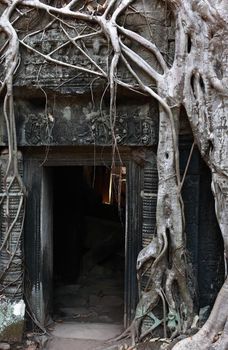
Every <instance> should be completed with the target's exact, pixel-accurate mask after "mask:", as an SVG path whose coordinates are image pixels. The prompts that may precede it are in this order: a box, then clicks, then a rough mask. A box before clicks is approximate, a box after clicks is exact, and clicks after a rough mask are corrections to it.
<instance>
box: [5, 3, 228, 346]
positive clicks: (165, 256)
mask: <svg viewBox="0 0 228 350" xmlns="http://www.w3.org/2000/svg"><path fill="white" fill-rule="evenodd" d="M154 1H155V0H154ZM160 1H161V3H162V2H163V1H162V0H160ZM2 2H3V3H5V11H4V12H3V14H2V15H1V17H0V29H1V31H2V32H4V33H5V35H6V37H7V39H8V41H6V42H5V44H4V45H3V47H2V48H0V53H1V55H2V56H1V57H0V62H1V63H0V64H1V66H2V67H3V68H4V69H3V70H2V71H4V74H3V81H2V82H1V86H0V93H4V92H5V90H6V94H5V103H4V107H5V108H4V115H5V120H6V126H7V132H8V143H9V165H8V169H10V171H13V175H14V176H15V179H16V180H17V181H18V183H19V185H20V187H21V190H22V192H23V190H24V189H23V184H22V182H21V179H20V176H19V175H18V169H17V152H16V151H17V145H16V130H15V120H14V110H13V89H12V81H13V74H14V72H15V69H16V67H17V64H18V58H19V48H20V44H21V45H23V46H24V47H26V48H27V49H28V50H30V51H32V52H34V53H36V54H37V55H40V56H41V57H42V58H43V59H45V60H46V61H47V62H49V63H54V64H56V65H62V66H64V67H68V68H70V69H75V70H77V71H81V72H86V73H89V74H93V75H94V76H95V77H102V78H104V79H107V80H108V84H109V86H110V123H111V128H112V137H113V144H114V146H113V147H114V149H116V138H115V131H114V126H115V118H116V91H117V86H118V85H121V86H124V87H125V88H128V89H131V90H134V91H140V92H141V93H144V94H147V95H148V96H151V97H153V98H155V99H156V100H157V101H158V103H159V104H160V126H159V145H158V155H157V163H158V174H159V188H158V200H157V232H156V234H155V236H154V238H153V240H152V242H151V243H150V244H149V246H148V247H147V248H144V249H143V250H142V251H141V252H140V254H139V256H138V261H137V270H138V274H139V276H140V275H142V274H144V272H145V270H148V263H150V277H149V280H148V283H147V286H146V288H145V290H143V291H141V298H140V301H139V304H138V307H137V310H136V317H135V320H134V322H133V326H132V330H133V329H134V332H133V333H134V338H135V337H136V338H138V339H142V338H144V337H145V336H148V335H150V334H151V331H152V329H151V331H150V330H149V331H147V332H146V333H145V334H140V332H141V331H142V327H141V325H142V323H143V319H144V318H145V317H146V316H147V315H148V314H150V315H153V312H154V309H155V307H156V305H157V303H158V302H159V301H161V302H162V305H163V310H164V315H163V320H162V322H163V326H164V335H165V336H166V334H167V332H166V331H167V329H168V331H169V333H168V335H170V336H172V337H174V336H175V335H177V334H178V333H180V332H185V331H186V330H187V329H188V328H189V327H190V325H191V322H192V319H193V316H194V314H193V302H192V299H191V295H190V293H189V290H188V283H187V282H188V281H187V263H186V259H185V234H184V215H183V203H182V199H181V187H182V184H181V180H180V174H179V154H178V111H179V109H180V107H181V106H184V107H185V109H186V112H187V115H188V119H189V122H190V124H191V127H192V131H193V135H194V139H195V143H196V144H197V145H198V148H199V150H200V153H201V155H202V157H203V158H204V159H205V161H206V162H207V164H208V166H209V167H210V169H211V171H212V189H213V193H214V197H215V204H216V214H217V218H218V222H219V225H220V228H221V232H222V235H223V239H224V247H225V253H224V254H225V261H226V260H227V257H228V224H227V223H228V118H227V115H228V114H227V112H228V88H227V86H228V62H227V56H228V29H227V27H228V4H227V1H226V0H213V1H212V0H167V1H166V4H167V5H168V6H169V7H170V10H171V11H172V13H173V16H174V19H175V21H176V37H175V45H176V46H175V57H174V62H173V64H172V66H171V67H169V66H168V65H167V64H166V62H165V60H164V58H163V56H162V54H161V53H160V51H159V49H158V48H157V47H156V45H155V44H154V43H151V42H150V41H149V40H148V39H146V38H144V37H142V36H141V35H140V34H138V33H135V32H134V31H132V30H130V29H129V28H125V27H124V24H123V22H122V21H121V20H120V21H119V18H120V15H122V14H123V13H124V11H127V9H128V8H129V6H131V11H135V12H137V11H138V10H135V9H134V7H132V4H133V5H134V3H135V4H138V3H139V4H141V6H142V7H144V6H145V1H141V0H135V1H134V0H119V1H118V0H110V1H105V2H104V3H103V5H101V4H100V5H99V4H98V5H97V6H95V7H94V8H92V11H91V6H90V7H87V6H86V4H85V6H83V7H81V6H80V4H81V3H80V1H77V0H71V1H66V3H64V5H63V6H62V7H59V6H55V2H53V5H52V6H51V5H49V3H50V1H42V2H41V1H39V0H16V1H13V2H12V1H11V0H4V1H3V0H2ZM51 3H52V2H51ZM78 3H79V4H78ZM18 5H19V6H20V11H17V14H18V16H19V17H20V15H21V14H22V12H21V8H22V10H23V11H24V9H27V8H29V9H36V10H38V11H43V12H46V13H47V15H48V16H50V22H49V23H48V24H47V26H49V25H50V23H51V20H52V19H53V18H55V21H56V22H57V23H58V24H59V25H60V26H61V28H62V29H63V31H64V33H65V34H66V37H67V39H68V40H69V42H70V43H71V44H73V45H74V46H76V47H77V49H78V48H79V46H80V45H78V44H77V40H79V39H80V40H82V41H83V39H84V38H86V37H88V35H89V36H96V35H97V34H98V33H103V35H104V37H105V38H106V39H107V42H108V43H109V45H111V46H112V49H113V52H112V57H111V59H110V67H108V68H107V70H106V71H104V69H103V68H102V67H100V66H99V64H98V63H97V62H96V60H94V59H93V57H88V56H89V55H88V53H87V51H85V50H84V46H83V45H81V46H80V52H81V53H82V54H84V56H85V57H86V59H89V61H90V63H91V66H92V67H93V68H91V69H89V68H85V67H80V66H78V65H74V64H70V63H68V62H65V61H64V60H61V59H56V58H55V57H53V55H52V54H53V52H56V51H57V50H58V49H55V50H54V51H53V52H52V53H49V54H47V53H45V54H44V53H43V52H42V51H39V50H38V49H37V48H34V47H32V46H31V45H30V44H29V42H28V41H27V39H28V38H29V37H30V36H32V35H34V33H28V34H27V35H25V36H24V38H22V39H20V40H19V39H18V37H17V32H16V30H15V29H14V22H12V21H11V18H12V15H13V14H15V13H16V7H17V6H18ZM25 11H26V10H25ZM29 11H30V10H29ZM43 12H42V14H43ZM143 16H145V14H144V12H143ZM68 20H70V21H73V20H74V21H75V23H77V21H78V20H83V21H85V23H86V22H89V23H92V24H94V23H95V24H96V25H97V26H99V27H100V31H98V32H96V31H93V30H92V29H91V27H92V26H91V27H89V30H92V31H91V32H90V33H89V34H83V33H82V34H81V35H78V36H77V37H75V38H72V37H71V35H70V34H69V33H68V32H67V30H68V27H67V25H66V24H67V21H68ZM11 22H12V23H11ZM42 30H45V28H44V29H40V30H39V29H38V32H41V31H42ZM123 38H127V39H128V40H130V41H132V42H134V43H136V44H137V45H136V47H143V48H144V49H146V50H147V51H148V54H151V55H152V56H153V58H155V59H156V60H157V64H158V65H159V66H160V69H159V72H157V71H156V69H154V67H152V66H151V65H150V64H149V63H148V62H147V60H146V59H144V58H143V57H142V56H141V53H140V50H139V52H138V51H137V52H135V51H134V49H132V47H135V46H134V45H132V46H131V45H127V44H126V41H124V40H123ZM59 48H61V45H60V47H59ZM120 62H122V63H123V64H124V66H125V69H126V70H127V71H128V73H129V74H131V76H132V80H133V83H129V81H127V82H126V81H124V80H123V79H122V80H121V78H120V77H119V75H118V74H117V73H118V69H119V63H120ZM132 63H133V65H132ZM132 66H134V68H132ZM160 71H162V73H160ZM145 75H146V76H147V79H148V81H149V83H148V84H147V83H145V82H144V81H145V79H144V77H145ZM154 82H155V83H156V84H157V89H156V90H153V89H152V88H151V85H152V84H151V83H153V84H154ZM171 106H172V107H171ZM9 235H10V234H9ZM226 270H227V268H226ZM174 285H175V288H174ZM227 293H228V282H227V280H226V281H225V282H224V285H223V287H222V289H221V291H220V293H219V295H218V297H217V300H216V302H215V305H214V308H213V310H212V313H211V315H210V317H209V319H208V321H207V322H206V324H205V325H204V327H203V328H202V329H201V330H200V331H199V332H198V333H197V334H196V335H195V336H194V337H192V338H190V339H186V340H184V341H182V342H180V343H179V344H178V345H176V346H175V350H177V349H178V350H187V349H191V350H196V349H202V350H209V349H217V350H225V349H227V346H228V345H227V338H228V335H227V334H228V302H227V296H228V294H227ZM166 305H167V306H168V315H166ZM166 316H168V317H166ZM166 328H167V329H166ZM219 332H222V333H221V336H220V338H219V339H218V340H217V335H218V333H219Z"/></svg>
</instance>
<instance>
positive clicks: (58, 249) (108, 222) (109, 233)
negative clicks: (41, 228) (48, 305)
mask: <svg viewBox="0 0 228 350" xmlns="http://www.w3.org/2000/svg"><path fill="white" fill-rule="evenodd" d="M125 173H126V172H125V168H122V167H116V168H115V169H112V171H111V170H110V169H109V168H108V167H105V166H96V167H93V166H68V167H54V168H53V202H54V204H53V246H54V249H53V266H54V295H53V297H54V302H53V318H54V319H55V320H58V319H61V320H75V321H83V322H110V323H118V322H121V323H122V322H123V316H124V311H123V310H124V245H125V187H126V183H125V178H126V176H125V175H126V174H125Z"/></svg>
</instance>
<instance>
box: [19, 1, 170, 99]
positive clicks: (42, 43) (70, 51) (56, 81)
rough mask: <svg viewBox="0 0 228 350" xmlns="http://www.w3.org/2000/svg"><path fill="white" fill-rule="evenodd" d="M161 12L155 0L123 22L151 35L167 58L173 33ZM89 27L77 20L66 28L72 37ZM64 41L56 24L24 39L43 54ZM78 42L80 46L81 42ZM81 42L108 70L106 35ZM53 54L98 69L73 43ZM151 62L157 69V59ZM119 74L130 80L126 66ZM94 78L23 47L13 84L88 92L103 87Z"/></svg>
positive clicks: (103, 85) (143, 53)
mask: <svg viewBox="0 0 228 350" xmlns="http://www.w3.org/2000/svg"><path fill="white" fill-rule="evenodd" d="M136 6H137V4H136ZM147 7H148V8H147ZM164 11H165V9H164V7H160V6H159V5H158V4H156V2H155V3H154V4H151V3H149V4H148V3H145V4H144V8H143V9H142V8H141V9H140V8H136V11H129V12H128V13H127V15H126V18H124V23H125V25H126V26H127V27H128V28H130V29H133V30H134V31H136V32H138V33H139V34H141V35H143V36H144V37H145V38H148V39H151V36H152V37H153V41H154V42H155V43H156V44H157V45H158V47H159V48H160V50H161V51H162V52H163V54H164V55H165V56H166V55H167V57H166V58H167V59H169V58H170V55H171V56H172V53H171V52H170V42H172V41H173V38H174V34H173V31H172V25H171V22H170V20H169V16H168V15H165V13H164ZM140 12H141V13H143V15H141V14H140ZM145 13H146V14H147V21H145V16H144V15H145ZM164 18H165V20H164ZM90 30H91V29H89V28H86V27H85V23H80V22H78V23H77V27H76V28H75V29H69V28H68V32H69V34H70V35H71V37H75V36H77V34H78V33H80V32H83V34H86V32H87V31H90ZM164 38H167V40H164ZM125 39H126V38H125ZM125 39H123V40H125ZM126 40H128V39H126ZM66 41H67V40H66V36H65V35H64V33H63V32H62V30H61V29H60V28H59V27H58V26H57V25H56V24H55V23H54V24H53V26H52V27H51V28H48V29H46V30H45V32H42V33H37V34H35V35H33V36H31V37H30V38H28V40H26V42H27V43H28V44H29V45H31V46H32V47H33V48H34V49H36V50H39V51H40V52H42V53H43V54H48V53H50V52H51V51H52V50H55V49H56V48H57V47H58V46H60V45H62V44H63V45H64V43H66ZM128 41H129V40H128ZM127 44H128V45H129V46H130V47H131V48H132V49H136V51H137V49H138V48H137V47H136V48H133V46H132V43H131V42H128V43H127ZM79 45H81V43H80V42H79ZM83 45H84V46H85V47H86V52H87V53H88V54H89V56H91V57H92V58H93V60H94V61H95V62H96V64H98V65H99V66H100V67H101V68H102V69H103V70H104V71H107V67H108V66H109V64H110V62H109V59H110V58H109V56H110V52H109V50H110V47H109V45H108V43H107V41H106V39H105V37H103V36H102V35H97V36H96V37H94V38H86V39H84V43H83ZM84 46H83V47H84ZM140 53H141V54H142V56H143V57H145V58H146V57H147V56H148V53H147V51H146V50H144V49H141V51H140ZM52 57H53V58H55V59H59V60H62V61H64V62H67V63H71V64H76V65H78V66H81V67H84V68H87V69H93V70H96V71H97V69H96V67H95V66H94V65H93V64H92V63H91V62H90V61H89V60H88V58H86V57H85V56H84V55H83V54H82V53H81V52H80V50H79V49H77V48H76V47H75V46H73V45H72V44H67V45H65V46H63V47H62V48H60V49H59V50H57V51H56V53H54V55H53V56H52ZM150 60H151V58H150ZM150 63H151V64H152V65H154V66H156V69H158V70H159V67H158V66H157V63H156V60H154V62H150ZM120 73H121V77H122V79H124V80H125V81H129V80H131V79H132V78H131V76H130V75H129V74H128V73H127V72H126V70H125V69H123V68H120ZM94 78H96V77H95V76H94V75H92V74H90V73H88V72H80V71H78V70H76V69H72V68H68V67H64V66H61V65H57V64H53V63H46V62H45V59H44V58H43V57H41V56H39V55H38V54H37V53H34V52H32V51H31V50H28V49H25V48H23V50H22V60H21V65H20V68H19V70H18V74H17V76H16V79H15V86H30V87H35V88H39V87H41V86H42V87H48V88H50V89H53V90H58V91H60V92H61V93H63V94H74V93H78V94H80V93H85V92H88V91H90V89H91V86H93V87H94V88H95V87H98V86H99V87H100V88H101V89H102V88H103V87H105V86H106V81H105V79H102V78H98V77H97V78H96V79H94Z"/></svg>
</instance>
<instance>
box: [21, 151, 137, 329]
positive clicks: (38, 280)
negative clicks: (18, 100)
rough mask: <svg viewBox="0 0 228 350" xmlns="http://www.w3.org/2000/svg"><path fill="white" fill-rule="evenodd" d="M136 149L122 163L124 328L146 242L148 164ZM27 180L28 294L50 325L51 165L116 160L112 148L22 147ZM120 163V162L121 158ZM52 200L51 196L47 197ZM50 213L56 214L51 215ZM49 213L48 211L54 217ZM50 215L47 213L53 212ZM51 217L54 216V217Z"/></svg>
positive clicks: (124, 153)
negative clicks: (124, 178) (145, 169)
mask: <svg viewBox="0 0 228 350" xmlns="http://www.w3.org/2000/svg"><path fill="white" fill-rule="evenodd" d="M134 150H135V148H131V147H125V148H124V147H122V148H121V149H120V152H121V161H122V164H123V166H126V170H127V188H126V224H125V278H124V315H123V316H124V317H123V318H124V326H125V327H127V326H128V325H129V324H130V322H131V320H132V318H133V317H134V312H135V307H136V303H137V298H138V295H137V294H138V293H137V278H136V259H137V255H138V252H139V250H140V249H141V245H142V197H141V192H142V190H143V187H142V185H143V179H142V177H143V167H142V165H141V164H139V162H137V161H135V159H134V158H135V157H134V155H133V154H134ZM22 152H23V158H24V181H25V185H26V188H27V189H28V196H27V212H26V220H25V231H24V237H25V270H26V278H25V296H26V300H27V302H28V304H29V307H30V309H31V310H32V313H33V315H34V317H35V318H36V320H37V321H38V322H39V323H40V324H41V325H42V326H43V327H44V326H45V324H46V323H47V321H48V318H49V317H50V302H51V299H52V295H51V289H52V288H51V286H52V257H51V254H52V249H53V248H52V242H51V237H50V235H49V234H47V232H48V231H50V230H51V225H52V224H51V221H50V220H49V221H48V220H46V219H45V217H44V213H45V212H46V210H49V209H50V205H49V203H47V202H46V204H45V201H47V198H48V196H49V195H47V192H48V191H49V192H50V191H51V187H50V186H51V184H50V181H51V180H50V177H49V169H51V167H55V166H83V165H87V166H101V165H105V164H106V165H107V164H109V165H110V164H111V161H112V150H111V149H110V148H104V147H53V148H50V149H49V150H47V149H45V148H41V147H40V148H39V147H32V148H24V149H23V150H22ZM116 164H120V161H118V159H117V160H116ZM45 198H46V199H45ZM49 214H50V213H49ZM49 214H48V215H49ZM48 215H46V216H48ZM49 216H50V215H49Z"/></svg>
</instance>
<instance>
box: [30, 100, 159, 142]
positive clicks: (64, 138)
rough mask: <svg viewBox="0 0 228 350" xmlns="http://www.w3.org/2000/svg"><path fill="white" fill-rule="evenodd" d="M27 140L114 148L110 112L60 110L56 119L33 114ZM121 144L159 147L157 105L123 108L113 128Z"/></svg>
mask: <svg viewBox="0 0 228 350" xmlns="http://www.w3.org/2000/svg"><path fill="white" fill-rule="evenodd" d="M25 119H26V121H25V123H24V139H25V144H27V145H57V144H60V145H87V144H95V145H111V144H112V143H113V140H112V132H111V122H110V119H109V114H108V110H103V111H100V110H95V109H94V108H93V105H92V103H88V105H87V106H77V108H73V107H72V109H70V107H69V106H67V107H62V108H59V109H58V113H56V115H53V116H52V115H51V114H48V115H47V116H45V115H44V114H43V113H41V112H39V113H36V114H34V113H32V112H31V113H30V114H28V115H27V117H26V118H25ZM113 129H114V133H115V138H116V141H117V143H118V144H120V145H121V144H124V145H154V144H156V143H157V110H156V105H154V106H152V105H149V104H144V105H141V106H139V105H129V106H121V107H119V108H118V110H117V117H116V121H115V123H114V124H113Z"/></svg>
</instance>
